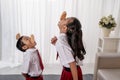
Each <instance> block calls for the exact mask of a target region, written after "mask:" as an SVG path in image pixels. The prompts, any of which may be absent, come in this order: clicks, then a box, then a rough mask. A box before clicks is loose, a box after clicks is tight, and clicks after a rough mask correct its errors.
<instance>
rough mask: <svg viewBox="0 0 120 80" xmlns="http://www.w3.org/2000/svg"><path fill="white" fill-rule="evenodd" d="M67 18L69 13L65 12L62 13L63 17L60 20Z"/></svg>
mask: <svg viewBox="0 0 120 80" xmlns="http://www.w3.org/2000/svg"><path fill="white" fill-rule="evenodd" d="M66 16H67V13H66V11H64V12H63V13H62V15H61V17H60V20H63V19H65V18H66Z"/></svg>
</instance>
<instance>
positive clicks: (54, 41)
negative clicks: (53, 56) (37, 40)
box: [51, 36, 57, 45]
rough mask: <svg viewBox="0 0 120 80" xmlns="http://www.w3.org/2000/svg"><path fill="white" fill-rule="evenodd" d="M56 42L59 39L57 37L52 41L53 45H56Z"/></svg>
mask: <svg viewBox="0 0 120 80" xmlns="http://www.w3.org/2000/svg"><path fill="white" fill-rule="evenodd" d="M56 41H57V37H56V36H55V37H53V38H52V39H51V44H53V45H55V43H56Z"/></svg>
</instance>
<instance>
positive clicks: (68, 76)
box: [60, 66, 83, 80]
mask: <svg viewBox="0 0 120 80" xmlns="http://www.w3.org/2000/svg"><path fill="white" fill-rule="evenodd" d="M77 71H78V80H83V76H82V70H81V68H80V66H77ZM60 80H73V77H72V73H71V71H70V68H65V67H63V71H62V75H61V79H60Z"/></svg>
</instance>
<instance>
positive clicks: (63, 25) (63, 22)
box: [58, 18, 73, 33]
mask: <svg viewBox="0 0 120 80" xmlns="http://www.w3.org/2000/svg"><path fill="white" fill-rule="evenodd" d="M71 21H73V19H72V18H66V19H64V20H61V21H59V22H58V27H59V30H60V33H66V32H67V26H66V25H67V24H68V23H70V22H71Z"/></svg>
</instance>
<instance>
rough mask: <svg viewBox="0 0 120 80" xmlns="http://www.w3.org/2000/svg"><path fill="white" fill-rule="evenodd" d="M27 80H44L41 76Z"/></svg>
mask: <svg viewBox="0 0 120 80" xmlns="http://www.w3.org/2000/svg"><path fill="white" fill-rule="evenodd" d="M26 80H43V76H42V75H41V76H39V77H27V78H26Z"/></svg>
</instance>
